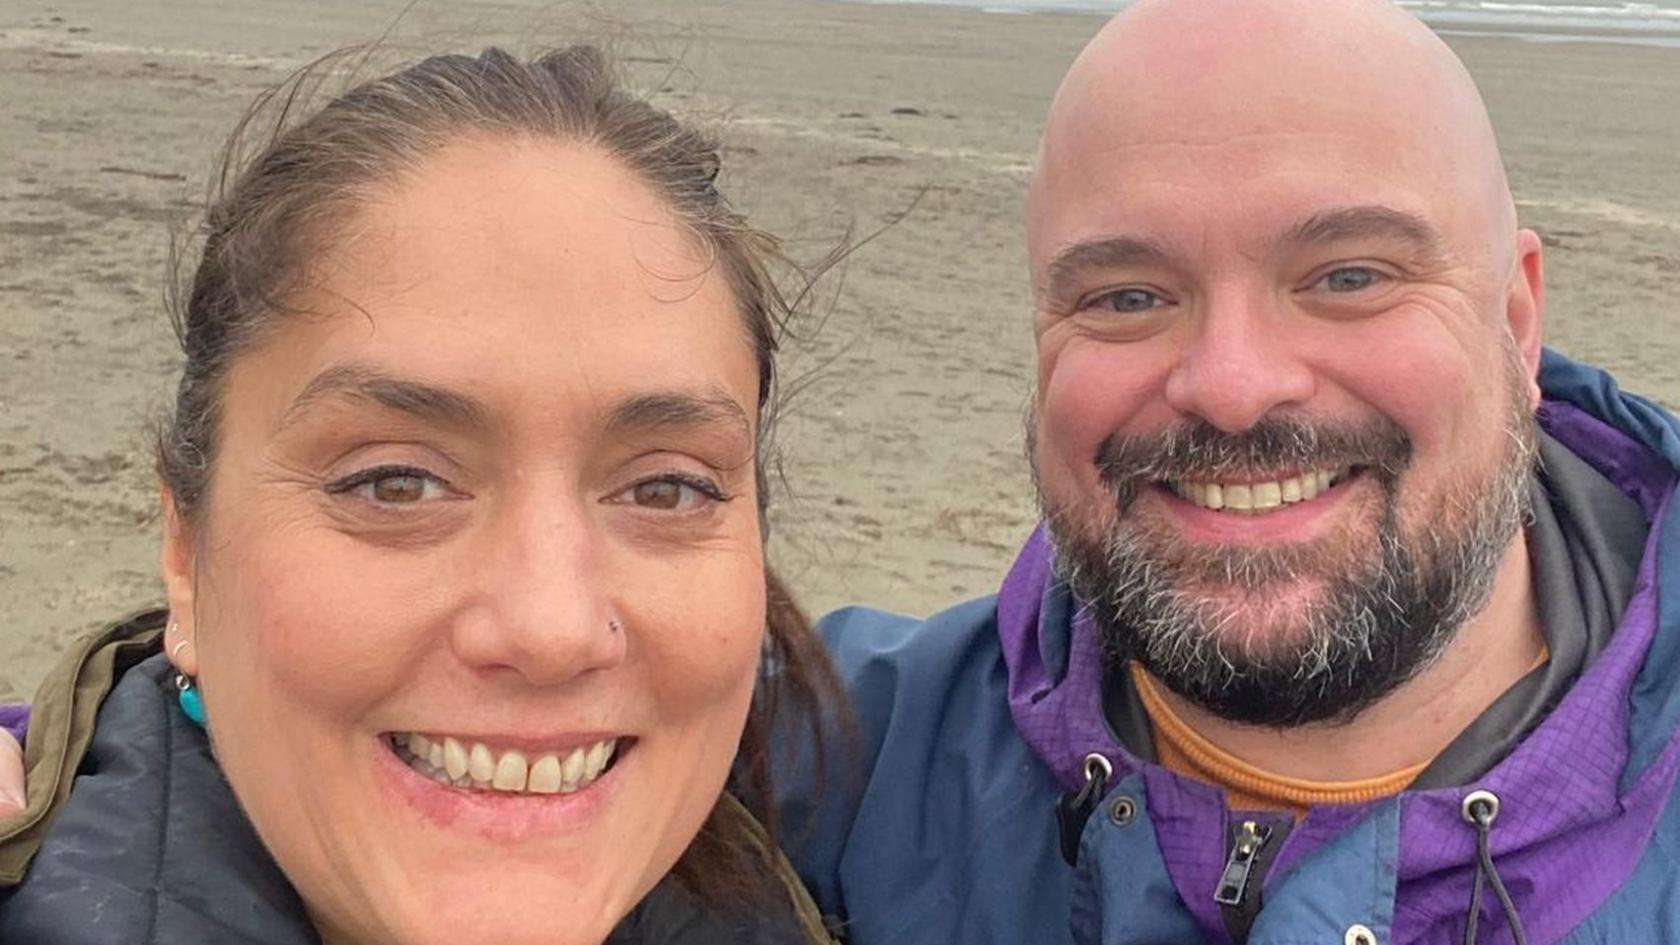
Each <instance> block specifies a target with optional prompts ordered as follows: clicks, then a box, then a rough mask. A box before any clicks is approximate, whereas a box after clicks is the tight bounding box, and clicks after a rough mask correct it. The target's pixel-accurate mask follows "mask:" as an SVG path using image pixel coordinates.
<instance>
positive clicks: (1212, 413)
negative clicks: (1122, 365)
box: [1166, 289, 1314, 433]
mask: <svg viewBox="0 0 1680 945" xmlns="http://www.w3.org/2000/svg"><path fill="white" fill-rule="evenodd" d="M1199 314H1200V316H1201V317H1199V318H1198V319H1196V320H1195V322H1194V323H1193V325H1192V328H1191V331H1192V332H1193V334H1192V335H1191V337H1190V340H1189V341H1188V342H1187V343H1186V344H1185V346H1184V347H1183V349H1182V350H1181V351H1180V352H1179V355H1178V360H1177V362H1176V363H1175V364H1174V365H1173V369H1172V372H1171V373H1170V374H1169V375H1168V376H1167V387H1166V399H1167V403H1168V405H1169V406H1171V407H1172V408H1173V409H1174V410H1176V411H1178V412H1179V413H1181V414H1186V415H1190V416H1196V417H1200V418H1201V419H1203V420H1206V421H1207V422H1208V423H1210V424H1212V425H1214V426H1215V427H1218V428H1219V429H1221V430H1224V431H1225V432H1227V433H1238V432H1241V431H1243V430H1247V429H1249V428H1250V427H1252V426H1254V424H1255V423H1257V422H1258V421H1259V420H1260V419H1261V418H1262V417H1264V416H1266V415H1267V414H1268V413H1270V412H1272V411H1273V410H1276V409H1278V408H1280V407H1288V406H1295V405H1300V404H1303V403H1305V402H1306V401H1307V400H1308V399H1310V398H1311V397H1312V394H1313V387H1314V380H1313V374H1312V371H1311V370H1310V369H1309V367H1308V365H1307V364H1306V362H1305V361H1303V360H1302V359H1301V357H1300V356H1299V352H1298V351H1297V350H1296V348H1295V346H1294V345H1292V344H1291V338H1290V335H1289V333H1290V330H1291V326H1290V325H1289V322H1288V319H1289V317H1290V316H1289V314H1288V313H1287V312H1285V311H1282V310H1281V307H1280V306H1279V305H1278V304H1277V303H1276V302H1274V301H1272V300H1271V299H1269V298H1268V297H1267V296H1266V295H1265V294H1264V293H1260V292H1253V291H1242V290H1234V289H1233V290H1225V291H1223V292H1220V293H1215V294H1211V295H1210V296H1209V297H1208V298H1207V299H1206V300H1205V301H1204V302H1203V311H1202V312H1201V313H1199Z"/></svg>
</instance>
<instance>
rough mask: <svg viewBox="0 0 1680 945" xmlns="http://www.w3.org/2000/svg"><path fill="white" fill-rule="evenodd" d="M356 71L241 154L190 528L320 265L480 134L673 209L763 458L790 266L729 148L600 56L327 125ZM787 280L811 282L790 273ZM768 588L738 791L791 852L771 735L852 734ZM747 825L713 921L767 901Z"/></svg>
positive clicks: (194, 445)
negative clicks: (622, 181)
mask: <svg viewBox="0 0 1680 945" xmlns="http://www.w3.org/2000/svg"><path fill="white" fill-rule="evenodd" d="M348 58H349V56H347V55H346V54H335V55H334V56H331V57H327V58H325V59H322V60H318V61H317V62H316V63H315V64H313V65H311V66H309V67H306V68H305V69H304V70H302V71H301V72H299V73H298V74H297V75H295V76H293V77H292V78H291V79H290V80H288V81H287V82H286V83H285V84H283V85H281V86H280V87H278V88H276V89H274V90H272V91H270V92H269V93H267V94H266V95H265V96H263V97H262V98H260V99H259V100H258V101H257V103H256V104H255V105H254V106H253V107H252V109H251V110H250V112H248V113H247V115H246V117H245V119H244V120H243V121H242V122H241V123H240V125H239V127H238V129H237V130H236V131H235V132H234V135H233V138H232V140H231V141H230V142H229V144H228V148H227V153H226V156H225V157H224V160H223V165H222V171H221V174H220V175H219V178H218V179H217V181H216V182H215V184H214V186H213V192H212V194H211V198H210V202H209V209H208V211H207V213H206V215H205V220H204V224H203V229H202V233H201V234H200V235H201V236H202V240H203V248H202V252H201V254H200V255H199V257H198V264H197V267H196V269H195V270H194V271H193V273H192V276H191V279H190V281H188V282H184V283H183V284H182V285H181V287H180V289H179V290H178V291H177V292H176V298H175V301H174V304H172V306H171V309H172V317H173V318H174V321H175V328H176V334H177V336H178V337H179V339H180V342H181V348H182V351H183V353H184V354H185V356H186V365H185V368H184V370H183V373H182V376H181V381H180V386H179V388H178V390H177V393H176V399H175V406H174V410H173V413H172V415H171V416H170V418H169V419H168V420H166V421H165V422H164V423H163V424H162V425H161V428H160V430H159V435H158V472H159V475H160V476H161V477H162V479H163V482H164V484H165V485H166V486H167V487H168V491H169V494H170V496H171V497H172V500H173V503H174V506H175V511H176V514H177V515H179V516H181V518H182V519H183V520H184V521H186V522H188V523H191V524H198V523H200V522H201V518H202V508H201V506H202V502H203V499H204V497H205V494H206V491H207V489H208V488H209V486H210V478H211V469H212V466H213V465H214V460H215V456H216V447H217V433H218V426H219V422H220V418H221V404H222V398H223V395H224V387H225V382H226V378H227V374H228V370H229V367H230V366H231V365H232V363H233V362H234V361H236V360H237V359H238V358H239V356H240V355H241V354H242V353H243V352H245V351H247V350H249V349H250V348H251V346H252V345H253V344H255V343H256V342H257V341H259V340H260V339H261V338H262V337H264V335H265V334H266V333H267V332H268V331H269V330H271V329H272V328H273V327H274V326H275V325H276V324H278V323H279V321H280V320H281V319H283V318H284V317H285V316H286V315H287V314H290V313H292V312H293V311H294V309H293V308H292V307H291V304H290V303H291V300H293V299H295V298H297V297H298V295H299V293H300V292H301V291H302V290H303V289H304V288H306V287H308V286H309V285H310V279H311V278H312V272H311V269H312V265H313V262H314V260H316V259H317V258H319V257H320V255H321V253H322V250H323V248H325V247H329V246H330V245H331V244H332V242H333V241H334V240H335V239H337V238H339V237H340V236H341V235H342V234H341V233H340V232H339V231H338V229H337V227H338V226H340V225H342V223H343V221H345V220H346V219H348V218H350V217H352V216H353V214H354V212H355V211H356V209H357V208H358V207H359V206H360V205H361V204H362V203H363V202H364V201H366V200H367V199H368V198H369V197H371V196H373V195H375V194H376V193H379V192H380V191H381V190H382V189H384V188H388V187H389V186H390V185H391V183H392V181H393V179H395V178H396V177H397V176H398V175H400V174H402V173H404V172H405V171H410V170H413V169H415V168H416V167H417V166H419V165H420V163H421V162H423V161H424V160H425V159H426V158H427V157H428V156H430V155H432V154H434V153H436V152H437V151H439V150H441V149H442V148H444V147H446V146H447V145H449V144H450V143H451V142H453V141H457V140H459V139H460V138H461V137H462V136H467V135H475V134H481V135H491V136H505V137H509V138H518V139H533V138H535V139H545V138H546V139H553V140H557V141H561V142H567V143H578V144H583V145H587V146H591V147H594V148H598V149H600V150H601V151H602V152H603V153H605V154H607V155H610V156H611V157H612V158H613V159H615V160H617V161H619V162H620V163H621V164H623V165H624V166H625V167H626V168H628V169H629V170H630V171H632V172H633V173H634V174H636V175H637V176H638V177H639V178H640V179H641V180H642V181H643V182H645V183H646V184H647V185H648V186H649V187H650V188H651V189H652V190H653V191H654V192H655V193H657V194H659V195H660V196H661V197H662V198H663V199H664V200H665V202H666V203H667V204H668V205H669V206H670V207H671V209H672V210H673V211H674V212H675V214H676V215H677V217H678V218H679V219H680V220H681V221H682V222H683V223H684V224H686V225H687V227H688V228H689V230H690V232H691V234H692V236H693V237H694V238H695V239H696V240H697V242H698V243H699V245H701V246H702V247H704V248H705V250H706V251H707V252H708V253H709V254H710V255H711V256H712V260H713V264H714V265H716V266H718V267H719V271H721V273H722V274H723V276H724V277H725V279H726V281H727V284H728V285H729V287H730V289H731V290H732V292H733V295H734V299H735V302H736V305H737V307H738V308H739V310H740V315H741V319H742V322H743V324H744V326H745V328H746V336H747V338H748V340H749V342H750V344H751V346H752V349H753V355H754V357H755V359H756V360H757V364H758V375H759V394H758V410H759V415H760V417H759V419H760V424H759V430H760V441H761V444H762V441H763V438H764V436H765V431H766V430H767V428H768V425H769V421H770V420H771V417H770V413H771V412H772V411H771V408H772V405H773V403H774V396H773V391H774V390H775V382H776V365H775V355H776V347H777V338H778V335H779V333H780V332H781V330H782V328H783V326H785V324H786V322H787V317H788V316H789V315H790V308H791V306H790V304H789V301H788V297H787V296H785V295H784V294H783V292H782V291H781V289H780V288H779V287H778V285H777V282H776V279H775V276H774V273H773V272H772V268H771V267H772V266H773V265H776V264H787V260H786V259H785V258H783V257H782V256H781V253H780V250H779V248H778V244H777V242H776V241H775V239H774V238H772V237H771V236H769V235H768V234H766V233H764V232H763V231H760V230H758V229H755V228H754V227H752V226H751V225H749V224H748V223H747V221H746V220H745V219H744V218H743V217H742V216H741V215H740V214H739V213H737V212H735V211H734V210H733V209H732V208H731V207H730V205H729V203H728V202H727V201H726V200H725V199H724V198H723V196H722V195H721V194H720V193H719V192H718V190H717V187H716V186H715V180H716V177H717V174H718V170H719V158H718V146H717V143H716V142H715V141H714V140H713V139H712V138H710V137H709V136H708V135H705V134H703V133H701V132H699V131H697V130H695V129H694V128H691V127H689V126H687V125H685V124H684V123H682V122H679V121H678V120H677V119H675V118H674V117H672V116H671V115H670V114H668V113H667V112H665V111H663V110H661V109H659V108H657V107H655V106H654V105H652V104H650V103H649V102H647V101H646V100H644V99H642V98H640V97H638V96H637V95H634V94H632V93H631V92H629V91H626V90H625V88H624V87H623V86H621V85H620V84H619V82H618V81H617V79H616V78H615V76H614V75H613V72H612V70H611V68H610V67H609V66H608V64H607V61H606V58H605V56H604V55H603V54H602V53H601V52H600V51H599V50H597V49H595V48H594V47H590V46H573V47H570V48H567V49H563V50H559V51H556V52H551V53H548V54H547V55H543V56H541V57H539V58H536V59H533V60H530V61H522V60H520V59H518V58H515V57H514V56H512V55H510V54H508V53H506V52H504V51H502V50H500V49H488V50H486V51H485V52H484V53H483V54H481V55H479V56H476V57H472V56H463V55H446V56H435V57H432V58H429V59H425V60H423V61H421V62H418V63H416V64H413V65H410V66H408V67H407V68H403V69H401V70H399V71H397V72H394V73H391V74H389V75H386V76H384V77H382V78H377V79H374V80H371V81H368V82H364V83H361V84H359V85H357V86H355V87H354V88H352V89H350V90H349V91H348V92H345V93H344V94H342V95H339V96H338V97H336V98H334V99H332V100H331V101H329V102H328V103H327V104H326V105H325V106H323V107H321V108H319V109H316V110H313V111H311V110H310V109H309V107H308V101H309V100H310V98H311V97H312V94H311V93H312V92H313V91H314V90H315V89H317V88H319V87H320V86H321V85H322V84H323V83H324V82H325V81H326V76H327V75H328V73H329V72H330V71H331V69H332V66H333V65H334V64H336V63H339V62H343V61H346V60H347V59H348ZM259 126H260V129H259ZM789 271H790V272H797V271H798V270H797V268H796V267H792V266H791V265H789ZM761 453H762V450H761ZM758 481H759V505H760V509H759V512H760V520H761V521H767V520H766V519H765V518H764V512H765V504H766V502H767V495H768V489H767V488H766V486H767V482H766V476H765V473H764V463H763V459H762V455H761V457H760V459H759V461H758ZM766 581H767V591H768V594H767V599H768V601H769V603H768V607H767V613H766V615H765V621H766V626H767V628H768V634H767V643H766V652H765V656H764V659H763V661H762V669H761V673H760V679H759V686H758V691H757V694H756V696H755V698H754V700H753V706H752V709H751V712H750V713H749V716H748V719H747V724H746V728H745V731H744V732H743V733H742V737H741V745H740V752H739V756H738V761H737V769H736V780H737V783H738V787H739V789H740V793H741V795H742V800H743V801H744V802H745V803H746V804H747V805H748V807H749V809H751V810H752V813H753V814H755V815H756V816H757V817H758V819H759V821H760V822H761V823H763V825H764V827H765V828H766V829H767V830H768V831H769V832H770V835H771V838H772V839H773V838H774V836H775V830H776V823H775V816H774V805H773V797H774V795H773V793H772V786H771V776H770V757H771V753H770V740H771V738H772V732H773V729H774V730H775V732H776V733H778V735H779V736H786V735H788V734H789V733H790V732H795V733H799V735H800V736H801V737H800V741H803V740H804V738H803V737H802V736H803V735H804V734H806V733H808V734H809V736H810V739H811V741H810V744H813V745H819V746H820V745H821V744H822V742H823V736H824V734H825V731H826V719H827V716H826V714H825V713H827V712H828V711H830V710H835V712H836V714H837V715H838V716H840V717H842V718H843V716H844V712H843V711H841V710H840V709H839V707H840V706H841V705H842V701H841V699H842V695H841V691H840V687H839V684H838V682H837V681H836V679H835V677H834V674H833V671H832V669H831V668H830V666H829V663H828V660H827V657H826V654H825V653H824V651H823V649H822V646H821V644H820V642H818V640H817V638H816V636H815V634H814V632H813V631H812V629H811V626H810V623H809V622H808V620H807V619H806V617H805V616H804V614H803V613H802V612H801V611H800V610H799V608H798V607H797V606H795V605H794V604H793V602H792V599H791V597H789V595H788V594H787V592H786V590H785V588H784V587H783V585H782V584H781V582H780V581H779V580H778V579H777V578H776V577H775V576H774V575H773V574H770V573H767V574H766ZM789 719H791V720H793V723H794V725H795V726H796V727H794V728H790V727H789V722H788V720H789ZM820 758H821V756H820V753H819V754H818V760H819V761H820ZM736 811H738V808H735V807H732V806H730V805H727V804H723V803H720V804H719V805H718V806H716V807H714V809H713V811H712V813H711V815H710V816H709V817H708V818H707V821H706V823H705V825H704V826H703V827H702V828H701V831H700V834H699V836H698V837H696V839H695V841H694V842H693V843H692V844H691V845H690V847H689V848H688V850H687V852H686V853H685V854H684V855H683V857H682V859H681V860H680V861H679V862H678V864H677V866H676V868H675V869H674V870H673V875H674V876H675V877H676V878H677V879H678V880H679V881H681V882H682V883H683V884H684V885H685V886H686V887H687V888H688V889H689V890H690V891H691V892H693V893H694V894H695V895H697V896H699V897H700V898H701V899H702V900H703V901H705V902H707V903H708V904H711V905H713V906H719V907H722V906H740V905H746V904H749V903H751V902H752V901H753V900H755V899H757V898H759V896H760V895H761V894H762V893H763V892H765V891H766V889H767V887H766V885H765V881H766V880H767V878H768V877H769V875H770V873H769V869H770V864H769V863H766V862H765V859H766V851H765V847H764V844H763V843H762V842H761V838H755V837H754V836H752V832H753V827H752V825H751V824H750V823H747V822H745V821H744V820H742V819H741V818H740V817H739V815H738V814H737V813H735V812H736Z"/></svg>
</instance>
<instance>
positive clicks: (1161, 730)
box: [1130, 663, 1429, 817]
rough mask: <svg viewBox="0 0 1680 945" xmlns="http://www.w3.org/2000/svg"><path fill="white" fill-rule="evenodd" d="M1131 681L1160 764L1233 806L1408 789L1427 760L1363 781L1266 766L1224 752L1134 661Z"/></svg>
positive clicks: (1358, 798)
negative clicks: (1220, 791)
mask: <svg viewBox="0 0 1680 945" xmlns="http://www.w3.org/2000/svg"><path fill="white" fill-rule="evenodd" d="M1130 669H1131V673H1132V684H1133V685H1134V686H1136V687H1137V692H1138V698H1139V699H1140V700H1141V701H1142V702H1143V708H1144V711H1145V712H1146V713H1148V715H1149V727H1150V730H1151V731H1152V732H1153V733H1154V736H1155V755H1156V757H1157V758H1158V759H1159V760H1160V763H1161V764H1162V766H1164V767H1166V768H1167V769H1168V770H1171V771H1174V772H1177V773H1178V774H1182V775H1185V776H1187V777H1192V778H1195V779H1196V780H1198V781H1205V782H1207V783H1209V784H1216V785H1219V786H1220V787H1222V788H1224V789H1225V803H1226V805H1227V806H1229V807H1231V808H1232V809H1234V810H1275V811H1288V812H1291V813H1293V814H1294V815H1295V816H1296V817H1300V816H1302V815H1303V814H1305V813H1306V811H1307V808H1308V807H1311V806H1313V805H1316V804H1359V803H1363V802H1365V801H1372V800H1376V799H1377V798H1381V797H1388V796H1390V795H1393V794H1398V793H1400V792H1401V791H1403V790H1405V788H1406V785H1408V784H1411V783H1412V779H1414V778H1416V777H1417V776H1418V775H1419V774H1422V773H1423V769H1424V768H1427V767H1429V762H1427V761H1426V762H1423V763H1422V764H1417V765H1413V766H1411V767H1409V768H1401V769H1400V770H1398V771H1394V772H1390V773H1389V774H1385V775H1382V776H1380V777H1375V778H1366V779H1364V780H1360V781H1307V780H1304V779H1301V778H1288V777H1284V776H1282V775H1277V774H1272V773H1271V772H1269V771H1265V770H1262V769H1260V768H1257V767H1255V766H1254V765H1251V764H1249V763H1248V762H1246V761H1243V760H1242V759H1240V758H1237V757H1235V756H1233V755H1231V754H1229V753H1228V752H1225V751H1223V750H1221V749H1220V748H1218V747H1217V746H1215V745H1214V744H1213V743H1212V742H1210V741H1208V740H1207V739H1205V738H1203V737H1202V736H1201V735H1199V734H1198V733H1197V732H1196V731H1195V730H1194V729H1192V728H1191V727H1190V726H1189V725H1188V724H1187V723H1186V722H1185V721H1184V720H1183V719H1181V718H1179V717H1178V716H1177V715H1175V714H1173V711H1172V709H1171V708H1169V707H1168V706H1167V703H1166V700H1164V699H1162V698H1161V694H1160V692H1159V691H1158V690H1156V688H1155V683H1154V681H1153V680H1151V679H1150V678H1149V675H1148V674H1147V673H1145V672H1144V671H1143V669H1142V668H1141V667H1140V666H1138V664H1137V663H1132V664H1131V666H1130Z"/></svg>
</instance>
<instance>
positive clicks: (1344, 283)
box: [1324, 266, 1382, 292]
mask: <svg viewBox="0 0 1680 945" xmlns="http://www.w3.org/2000/svg"><path fill="white" fill-rule="evenodd" d="M1381 278H1382V274H1381V273H1379V272H1377V271H1376V270H1375V269H1369V268H1367V267H1365V266H1348V267H1346V268H1343V269H1336V270H1332V271H1331V272H1330V273H1329V274H1328V275H1326V276H1325V277H1324V287H1325V288H1327V289H1329V290H1330V291H1331V292H1358V291H1359V290H1361V289H1369V288H1370V287H1371V286H1373V285H1376V284H1377V282H1378V280H1380V279H1381Z"/></svg>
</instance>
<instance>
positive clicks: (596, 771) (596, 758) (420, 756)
mask: <svg viewBox="0 0 1680 945" xmlns="http://www.w3.org/2000/svg"><path fill="white" fill-rule="evenodd" d="M386 737H387V738H388V739H389V744H390V746H391V749H392V751H394V752H395V753H396V755H397V757H398V758H401V759H402V760H403V762H404V763H405V764H407V765H408V766H409V767H410V768H412V769H414V771H416V772H418V773H419V774H422V775H424V776H426V777H428V778H431V779H432V780H433V781H436V782H437V783H439V784H442V785H446V786H453V787H458V788H467V789H471V790H479V791H501V792H505V793H510V794H572V793H575V792H577V791H580V790H582V789H583V788H585V787H588V786H589V785H590V784H592V783H594V781H595V779H596V778H598V777H600V776H601V774H602V773H603V772H605V771H606V770H607V768H608V767H609V766H610V765H611V763H612V760H613V758H614V756H615V755H616V753H617V751H618V744H619V739H617V738H601V739H596V740H593V741H590V742H586V743H582V744H575V745H571V746H570V747H555V748H553V749H549V750H533V749H529V748H523V749H522V748H513V747H503V746H498V745H496V744H495V743H493V742H488V743H487V742H483V741H479V740H476V739H457V738H455V737H454V736H449V735H444V736H439V735H425V734H422V733H420V732H395V733H392V734H390V735H388V736H386Z"/></svg>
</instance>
